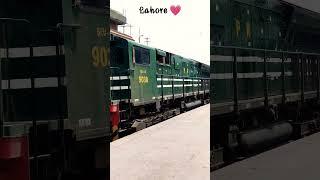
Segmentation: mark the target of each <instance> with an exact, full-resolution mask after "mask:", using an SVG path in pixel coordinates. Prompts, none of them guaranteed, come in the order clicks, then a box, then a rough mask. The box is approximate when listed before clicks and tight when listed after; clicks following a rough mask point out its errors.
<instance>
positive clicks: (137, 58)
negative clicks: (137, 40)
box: [133, 46, 150, 65]
mask: <svg viewBox="0 0 320 180" xmlns="http://www.w3.org/2000/svg"><path fill="white" fill-rule="evenodd" d="M133 56H134V62H135V63H137V64H142V65H149V64H150V52H149V50H148V49H145V48H141V47H137V46H134V47H133Z"/></svg>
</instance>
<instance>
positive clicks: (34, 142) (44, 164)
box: [0, 18, 66, 180]
mask: <svg viewBox="0 0 320 180" xmlns="http://www.w3.org/2000/svg"><path fill="white" fill-rule="evenodd" d="M12 24H20V25H23V26H25V27H26V29H27V30H29V31H28V32H29V34H28V37H26V40H27V43H28V45H29V47H28V48H29V52H30V56H29V57H28V64H29V65H28V70H29V78H30V80H31V92H32V93H31V96H32V99H34V97H35V91H34V90H35V78H34V74H33V72H32V60H33V58H34V55H33V52H34V47H33V43H34V38H35V35H36V32H35V31H34V30H35V29H33V26H32V23H31V22H30V21H28V20H26V19H14V18H0V28H2V31H1V32H2V33H1V34H0V35H1V38H2V40H1V41H0V47H1V48H2V49H3V50H4V52H5V53H1V54H0V60H1V62H0V69H1V71H0V82H1V83H0V103H1V104H0V137H2V136H3V135H4V132H3V130H4V126H5V123H10V122H5V120H4V113H5V112H4V109H3V103H4V99H3V87H2V82H3V72H2V69H4V68H2V65H3V64H2V62H3V61H7V63H10V55H9V54H10V46H9V43H8V42H9V39H8V38H9V36H8V25H12ZM15 32H17V31H15ZM41 32H42V33H43V32H47V33H53V35H54V36H56V37H57V41H56V42H57V43H56V58H57V62H58V63H59V64H60V63H61V62H62V61H60V60H61V59H60V58H61V56H60V52H61V50H62V48H61V39H62V31H61V29H60V28H58V26H57V28H53V29H47V30H42V31H41ZM3 55H4V57H2V56H3ZM59 64H58V65H57V80H58V88H57V90H58V94H59V96H58V97H59V100H60V99H61V97H60V96H61V87H62V79H61V78H62V72H61V69H60V65H59ZM8 84H9V85H8V87H7V89H8V90H10V89H11V88H10V79H8ZM32 104H33V107H31V109H32V126H31V127H32V128H30V129H31V130H30V131H31V132H29V131H28V134H29V137H30V138H29V144H30V146H31V148H30V151H29V155H30V157H29V160H30V165H31V167H32V168H31V169H30V174H32V177H33V178H32V179H36V180H38V179H47V178H49V177H48V174H46V172H47V170H48V168H49V166H50V160H52V159H53V156H52V155H53V154H52V153H53V152H51V150H50V149H49V153H47V154H41V153H39V151H38V149H39V143H38V140H39V135H38V127H39V124H38V122H37V120H36V119H35V114H36V113H37V112H35V111H34V103H33V102H32ZM58 106H60V107H58V109H59V112H58V114H59V119H58V120H57V121H58V129H57V131H58V133H60V134H59V137H61V139H60V149H59V150H58V151H59V152H60V154H61V156H60V158H59V162H60V163H59V164H60V165H59V167H60V169H61V171H63V170H64V169H65V168H66V160H65V158H66V157H65V156H66V155H65V149H66V147H65V142H64V118H63V115H62V109H61V108H62V107H61V103H58ZM8 109H9V107H8ZM8 111H9V110H8ZM20 123H21V124H26V123H28V122H25V121H21V122H20ZM47 140H49V139H47ZM48 143H49V142H48ZM30 146H29V147H30ZM31 149H32V152H31ZM40 163H41V167H40ZM40 170H41V171H42V172H40ZM40 173H42V174H40Z"/></svg>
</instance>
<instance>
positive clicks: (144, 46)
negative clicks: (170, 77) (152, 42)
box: [122, 38, 204, 64]
mask: <svg viewBox="0 0 320 180" xmlns="http://www.w3.org/2000/svg"><path fill="white" fill-rule="evenodd" d="M122 39H123V38H122ZM124 40H126V41H128V43H131V44H133V45H137V46H140V47H143V48H146V49H151V50H158V51H161V52H163V53H170V52H168V51H164V50H161V49H158V48H154V47H151V46H146V45H143V44H140V43H138V42H135V41H132V40H129V39H124ZM170 54H173V55H176V56H179V57H181V58H183V59H186V60H189V61H190V62H192V63H194V64H196V63H201V62H199V61H196V60H193V59H190V58H185V57H183V56H180V55H178V54H174V53H170ZM201 64H204V63H201Z"/></svg>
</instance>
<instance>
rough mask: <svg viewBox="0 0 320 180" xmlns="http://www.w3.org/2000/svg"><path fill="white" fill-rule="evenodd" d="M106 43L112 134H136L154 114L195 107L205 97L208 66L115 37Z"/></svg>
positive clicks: (206, 93)
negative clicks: (134, 131)
mask: <svg viewBox="0 0 320 180" xmlns="http://www.w3.org/2000/svg"><path fill="white" fill-rule="evenodd" d="M110 43H111V44H110V47H111V77H110V80H111V99H112V107H117V108H112V109H114V111H111V119H112V121H113V123H112V125H113V126H114V129H113V130H114V131H115V132H117V131H116V130H118V126H119V131H126V130H129V129H132V127H134V130H139V129H141V128H144V127H146V126H149V125H150V124H153V122H152V121H153V120H152V118H154V116H153V115H155V114H157V113H160V112H165V111H167V110H170V109H174V108H179V109H180V108H181V109H182V110H185V109H188V108H191V107H195V106H198V105H201V104H202V103H204V101H205V100H206V99H207V98H208V97H209V74H210V72H209V71H210V70H209V66H208V65H205V64H202V63H199V62H197V61H194V60H191V59H186V58H183V57H181V56H178V55H175V54H172V53H169V52H165V51H162V50H160V49H156V48H151V47H148V46H144V45H141V44H138V43H136V42H134V41H131V40H127V39H123V38H121V37H117V36H113V38H112V40H111V42H110ZM176 113H177V112H176ZM162 115H163V114H162ZM161 118H163V116H162V117H161ZM118 122H119V124H118Z"/></svg>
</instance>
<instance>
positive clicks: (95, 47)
mask: <svg viewBox="0 0 320 180" xmlns="http://www.w3.org/2000/svg"><path fill="white" fill-rule="evenodd" d="M108 3H109V1H102V0H101V1H100V0H99V1H98V0H97V1H94V0H83V1H72V0H30V1H24V0H2V1H1V2H0V37H1V39H0V59H1V63H0V67H1V68H0V69H1V72H0V81H1V83H0V179H2V180H6V179H12V180H29V179H32V180H36V179H48V180H49V179H50V180H54V179H57V180H58V179H59V180H60V179H92V178H96V179H106V178H107V174H106V173H107V157H106V153H107V151H108V150H109V147H108V136H109V133H110V120H109V116H108V112H109V106H108V104H109V101H108V97H109V96H110V94H109V86H110V85H109V72H108V70H109V68H106V67H107V66H108V54H107V53H108V48H109V47H108V44H107V43H106V42H108V40H109V37H108V33H109V28H108V21H107V20H106V17H107V14H106V13H107V12H108V11H107V9H106V8H107V7H106V6H107V5H108ZM106 77H107V78H106Z"/></svg>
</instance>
